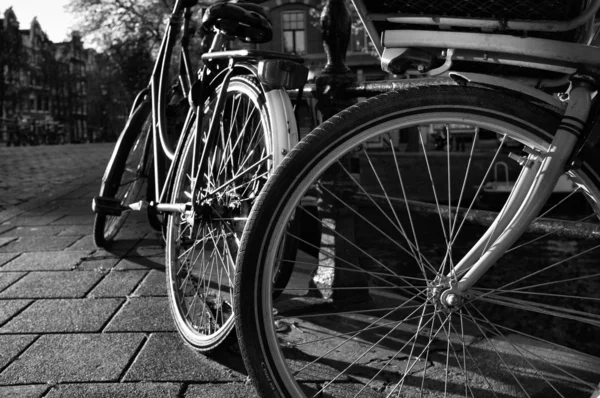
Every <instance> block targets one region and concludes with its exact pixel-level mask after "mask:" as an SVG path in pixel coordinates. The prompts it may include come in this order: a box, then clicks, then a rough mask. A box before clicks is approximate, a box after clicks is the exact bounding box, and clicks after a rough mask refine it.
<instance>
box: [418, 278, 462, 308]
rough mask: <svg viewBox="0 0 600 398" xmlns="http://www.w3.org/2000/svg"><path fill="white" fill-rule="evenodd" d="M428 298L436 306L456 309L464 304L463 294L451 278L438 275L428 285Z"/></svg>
mask: <svg viewBox="0 0 600 398" xmlns="http://www.w3.org/2000/svg"><path fill="white" fill-rule="evenodd" d="M427 300H428V301H429V302H430V303H432V304H433V305H434V306H435V307H436V308H440V309H443V310H447V311H454V310H456V309H457V308H459V307H460V306H461V305H462V303H463V294H462V292H460V291H458V289H456V286H455V284H454V283H452V281H451V280H450V278H448V277H445V276H437V277H436V278H435V279H434V280H433V282H431V283H430V284H429V286H428V287H427Z"/></svg>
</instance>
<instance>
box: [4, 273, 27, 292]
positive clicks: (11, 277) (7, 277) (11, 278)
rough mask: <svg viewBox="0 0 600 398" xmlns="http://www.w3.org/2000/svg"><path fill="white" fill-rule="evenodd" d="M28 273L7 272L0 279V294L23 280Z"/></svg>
mask: <svg viewBox="0 0 600 398" xmlns="http://www.w3.org/2000/svg"><path fill="white" fill-rule="evenodd" d="M25 274H26V272H5V273H3V274H0V275H2V278H0V292H1V291H3V290H4V289H6V288H7V287H9V286H10V285H12V284H13V283H14V282H15V281H17V280H19V279H21V277H23V275H25Z"/></svg>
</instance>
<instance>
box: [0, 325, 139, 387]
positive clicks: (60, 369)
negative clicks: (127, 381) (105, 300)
mask: <svg viewBox="0 0 600 398" xmlns="http://www.w3.org/2000/svg"><path fill="white" fill-rule="evenodd" d="M144 339H145V337H144V335H143V334H140V333H101V334H100V333H98V334H46V335H42V336H41V337H40V338H39V339H38V340H37V341H36V342H35V343H34V344H33V345H32V346H31V347H29V348H28V349H27V350H26V351H25V352H24V353H23V354H21V356H20V357H19V360H18V361H15V362H12V363H11V364H10V365H9V366H8V367H7V368H6V369H5V370H4V371H3V372H2V374H0V384H6V383H8V382H10V383H11V384H33V383H50V384H52V383H59V382H60V383H65V382H66V383H68V382H86V381H89V382H94V381H95V382H100V381H117V380H118V379H119V377H120V376H121V374H122V373H123V371H124V369H125V367H126V366H127V364H128V363H129V362H130V361H131V358H132V357H133V355H134V354H135V353H136V352H137V350H138V348H139V346H140V344H141V343H142V341H143V340H144Z"/></svg>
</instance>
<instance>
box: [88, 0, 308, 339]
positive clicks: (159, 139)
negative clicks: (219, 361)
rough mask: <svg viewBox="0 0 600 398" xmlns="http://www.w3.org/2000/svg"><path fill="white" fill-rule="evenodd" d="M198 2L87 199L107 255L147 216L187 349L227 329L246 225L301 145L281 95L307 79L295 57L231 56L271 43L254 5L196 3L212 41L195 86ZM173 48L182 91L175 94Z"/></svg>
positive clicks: (177, 23) (168, 39)
mask: <svg viewBox="0 0 600 398" xmlns="http://www.w3.org/2000/svg"><path fill="white" fill-rule="evenodd" d="M197 3H198V1H197V0H177V1H176V2H175V5H174V8H173V12H172V14H171V16H170V19H169V24H168V27H167V28H166V30H165V34H164V38H163V41H162V44H161V46H160V49H159V52H158V56H157V58H156V64H155V67H154V71H153V73H152V76H151V79H150V82H149V85H148V88H146V89H145V90H143V91H142V92H140V93H139V95H138V96H137V98H136V100H135V102H134V105H133V107H132V110H131V114H130V116H129V120H128V122H127V124H126V126H125V128H124V130H123V132H122V133H121V136H120V137H119V139H118V142H117V144H116V146H115V149H114V152H113V154H112V157H111V159H110V162H109V164H108V166H107V169H106V172H105V174H104V177H103V180H102V186H101V188H100V195H99V196H98V197H96V198H94V202H93V207H94V210H95V212H96V220H95V225H94V241H95V242H96V245H97V246H99V247H108V246H109V245H110V243H111V242H112V241H113V240H114V239H115V237H116V236H117V234H118V232H119V231H120V229H121V228H122V226H123V223H124V222H125V219H126V218H127V215H128V214H129V212H130V211H132V210H144V209H147V210H148V214H149V217H150V223H151V225H153V226H154V227H155V228H156V229H158V230H161V231H163V234H164V238H165V242H166V260H165V266H166V274H167V287H168V299H169V302H170V308H171V312H172V315H173V319H174V321H175V324H176V326H177V328H178V330H179V332H180V334H181V336H182V337H183V338H184V340H185V341H186V342H187V343H188V344H190V345H191V346H192V347H194V348H196V349H198V350H210V349H213V348H215V347H216V346H217V345H218V344H220V343H221V342H222V341H223V340H224V339H225V338H226V337H227V336H228V335H229V334H230V332H231V330H232V328H233V320H234V318H233V312H232V311H233V303H232V296H233V280H232V279H233V270H234V264H235V259H236V256H237V247H238V244H239V239H240V237H241V233H242V230H243V227H244V224H245V220H246V218H247V215H248V213H249V211H250V209H251V207H252V205H253V203H254V201H255V198H256V197H257V196H258V193H259V191H260V189H261V188H262V186H263V185H264V183H265V181H266V180H267V177H268V176H269V174H270V172H271V170H272V169H273V167H274V166H275V165H277V164H279V163H280V161H281V159H282V158H283V156H284V154H285V153H286V152H287V151H288V150H289V149H290V148H291V146H293V145H294V144H295V142H296V141H297V130H296V122H295V119H294V113H293V108H292V104H291V101H290V99H289V97H288V95H287V91H286V89H293V88H296V89H298V88H300V87H302V85H303V84H304V82H305V81H306V77H307V74H308V71H307V69H306V68H305V67H304V66H302V65H301V61H302V60H301V59H300V58H298V57H296V56H293V55H284V54H279V53H273V52H265V51H255V50H245V49H242V50H226V47H227V45H228V43H230V42H231V41H233V40H235V39H238V40H241V41H242V42H246V43H261V42H264V41H268V40H270V39H271V36H272V29H271V24H270V22H269V21H268V19H267V18H266V16H265V13H264V11H263V9H262V8H261V7H260V6H258V5H255V4H251V3H236V4H230V3H225V2H219V3H216V4H213V5H211V6H208V5H205V4H202V3H200V5H201V8H202V9H203V10H204V11H203V16H202V26H201V30H202V32H203V34H204V35H206V37H207V38H208V39H206V40H205V44H206V46H205V48H204V49H203V54H202V57H201V60H202V66H201V67H200V70H199V71H198V79H195V76H194V73H193V71H192V66H191V58H190V51H191V50H190V48H189V47H190V44H189V43H190V37H191V35H192V34H193V32H192V31H191V27H192V26H193V25H192V19H193V16H194V15H195V14H196V12H199V11H193V9H192V7H194V6H196V5H197ZM180 31H181V32H180ZM179 33H181V34H179ZM177 46H178V47H179V48H180V51H179V53H180V57H179V61H180V62H179V70H178V74H177V83H178V84H177V85H176V86H175V88H174V89H172V90H170V89H169V87H170V86H171V84H170V82H171V81H170V80H169V65H170V63H171V61H172V58H173V56H172V55H173V53H174V48H176V47H177ZM188 101H189V105H188ZM178 115H180V116H178ZM181 115H182V116H181ZM179 125H180V126H182V127H178V126H179ZM173 131H175V132H173ZM145 182H146V183H147V184H146V185H147V187H148V189H147V190H145V189H144V188H143V187H144V183H145Z"/></svg>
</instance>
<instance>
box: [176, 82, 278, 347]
mask: <svg viewBox="0 0 600 398" xmlns="http://www.w3.org/2000/svg"><path fill="white" fill-rule="evenodd" d="M225 90H226V91H225V92H224V93H223V95H226V98H225V103H224V106H223V108H222V112H220V113H219V115H220V117H221V118H222V120H221V121H220V128H219V132H218V137H214V138H209V137H206V136H204V135H203V136H202V137H201V138H198V137H196V135H195V134H190V135H189V138H188V141H187V142H186V144H185V146H184V150H183V152H182V156H181V161H180V163H179V165H178V167H177V173H176V177H175V180H174V183H173V197H172V203H186V202H189V201H190V197H191V195H192V192H194V197H195V198H198V201H197V203H194V204H190V211H189V212H188V213H185V214H183V215H181V216H170V217H169V218H168V221H167V244H166V269H167V290H168V297H169V303H170V308H171V314H172V315H173V319H174V322H175V325H176V326H177V329H178V331H179V333H180V335H181V336H182V338H183V339H184V341H185V342H186V343H187V344H188V345H190V346H191V347H193V348H194V349H196V350H199V351H208V350H212V349H214V348H216V347H217V346H219V345H220V344H221V343H222V342H223V341H224V340H225V339H226V338H227V337H228V336H230V335H231V331H232V330H233V326H234V324H233V322H234V317H233V312H232V310H233V303H232V299H233V281H232V280H231V279H232V278H233V270H234V263H235V257H236V252H237V244H238V243H237V242H238V241H239V239H240V237H241V234H242V231H243V227H244V224H245V221H244V220H245V217H246V216H247V214H248V212H249V210H250V208H251V207H252V205H253V202H254V200H255V198H256V197H257V196H258V193H259V191H260V189H261V188H262V186H263V185H264V183H265V181H266V179H267V177H268V175H269V173H270V171H271V169H272V167H273V161H272V150H273V149H272V142H271V134H272V131H271V127H270V126H271V122H270V120H272V118H273V115H269V114H268V111H267V106H266V99H265V97H264V96H263V92H262V89H261V87H260V85H259V83H258V82H257V81H256V79H254V78H252V77H249V76H234V77H232V79H231V80H230V82H229V84H228V85H227V87H226V89H225ZM218 91H219V90H217V92H218ZM215 101H216V93H215V94H214V96H213V97H212V98H211V99H210V100H209V101H208V104H207V106H206V109H205V117H204V120H203V125H204V126H203V128H202V129H201V133H200V134H206V133H207V130H208V125H209V123H210V121H211V118H212V117H213V115H215V114H217V111H216V110H215V109H214V104H215ZM279 106H283V105H282V104H279ZM277 111H278V112H282V111H283V109H279V110H277ZM194 128H195V126H192V129H194ZM198 139H201V140H202V144H201V145H198V144H197V141H196V140H198ZM207 142H208V143H209V144H206V143H207ZM210 143H212V147H210V148H208V149H207V151H206V157H205V161H204V163H203V164H199V165H197V166H196V165H195V164H193V162H194V160H193V159H196V160H195V161H196V162H198V161H199V159H200V149H199V148H200V147H204V145H211V144H210ZM197 148H198V152H196V153H195V152H194V151H195V149H197ZM194 167H196V168H195V169H194ZM246 167H247V168H246ZM195 176H200V177H195ZM192 181H194V182H192ZM192 184H195V187H192ZM217 187H220V190H218V191H216V192H212V193H210V194H209V191H211V190H214V189H215V188H217ZM189 231H191V232H190V237H189V238H187V237H186V238H184V237H183V233H184V232H185V233H186V234H187V232H189ZM209 238H210V239H212V242H211V241H209ZM188 246H189V247H188ZM186 248H187V250H188V251H186ZM190 250H191V251H193V250H196V254H198V253H200V254H198V255H197V256H196V257H195V258H194V254H191V257H192V258H191V260H190V257H184V254H181V253H188V254H189V251H190ZM215 258H216V260H215ZM213 272H214V274H213ZM209 284H216V285H217V286H216V288H211V287H210V286H209Z"/></svg>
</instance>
